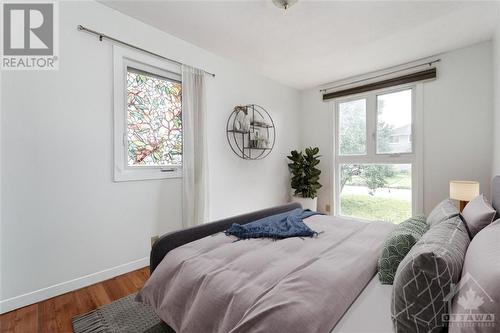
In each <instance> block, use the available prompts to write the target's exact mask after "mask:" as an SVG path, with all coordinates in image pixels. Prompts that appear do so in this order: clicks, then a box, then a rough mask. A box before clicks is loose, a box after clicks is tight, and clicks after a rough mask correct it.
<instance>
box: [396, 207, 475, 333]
mask: <svg viewBox="0 0 500 333" xmlns="http://www.w3.org/2000/svg"><path fill="white" fill-rule="evenodd" d="M469 242H470V240H469V235H468V234H467V230H466V229H465V225H464V224H463V222H462V221H461V220H460V218H459V217H458V216H455V217H452V218H450V219H448V220H446V221H443V222H440V223H438V224H436V225H434V226H433V227H432V228H430V229H429V231H427V232H426V233H425V234H424V235H423V236H422V238H420V240H419V241H418V242H417V243H416V244H415V245H414V246H413V247H412V249H411V250H410V252H409V253H408V254H407V255H406V257H405V258H404V259H403V260H402V261H401V263H400V264H399V266H398V269H397V271H396V276H395V278H394V285H393V289H392V305H391V313H392V322H393V326H394V331H395V332H404V333H411V332H439V331H440V330H442V329H443V327H444V326H445V324H446V323H445V322H444V321H443V315H446V314H447V312H448V303H447V302H446V296H448V295H449V294H450V291H451V289H452V285H453V284H456V283H457V282H458V280H459V279H460V274H461V271H462V265H463V261H464V257H465V253H466V251H467V247H468V245H469Z"/></svg>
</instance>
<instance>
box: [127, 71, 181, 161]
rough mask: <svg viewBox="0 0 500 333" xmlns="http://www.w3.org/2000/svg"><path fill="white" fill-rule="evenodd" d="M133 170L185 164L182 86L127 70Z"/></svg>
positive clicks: (129, 133)
mask: <svg viewBox="0 0 500 333" xmlns="http://www.w3.org/2000/svg"><path fill="white" fill-rule="evenodd" d="M127 143H128V165H129V166H150V167H151V166H152V167H154V166H168V165H181V164H182V104H181V83H179V82H177V81H173V80H169V79H166V78H163V77H160V76H157V75H154V74H149V73H145V72H141V71H138V70H134V69H132V68H128V69H127Z"/></svg>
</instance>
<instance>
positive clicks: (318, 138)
mask: <svg viewBox="0 0 500 333" xmlns="http://www.w3.org/2000/svg"><path fill="white" fill-rule="evenodd" d="M491 53H492V45H491V42H485V43H481V44H477V45H473V46H470V47H467V48H463V49H459V50H456V51H452V52H449V53H446V54H443V55H442V56H441V59H442V62H441V63H440V64H439V67H438V79H437V80H436V81H432V82H428V83H425V84H424V170H423V173H424V211H425V212H427V213H428V212H429V211H430V210H431V209H432V208H433V207H434V205H435V204H436V203H438V202H439V201H440V200H442V199H444V198H446V197H448V191H449V186H448V182H449V180H451V179H475V180H478V181H480V183H481V188H482V191H483V192H484V193H486V194H488V195H489V191H490V189H489V182H490V175H491V149H492V129H491V121H492V108H493V104H492V100H493V93H492V74H491V72H492V54H491ZM302 110H303V113H302V123H303V124H302V126H303V133H304V134H303V145H304V146H319V147H320V150H321V154H322V155H323V161H322V163H321V164H320V166H321V169H322V175H321V182H322V184H323V186H324V187H323V189H322V190H321V191H320V195H319V200H318V201H319V207H320V209H322V210H324V208H325V204H327V203H330V201H331V194H332V177H331V173H332V170H331V168H330V166H331V161H332V149H333V140H332V138H333V134H332V133H333V107H332V104H331V103H323V102H322V101H321V94H320V93H319V91H318V89H312V90H309V91H305V92H303V100H302Z"/></svg>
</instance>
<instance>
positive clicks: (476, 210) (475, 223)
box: [462, 194, 497, 237]
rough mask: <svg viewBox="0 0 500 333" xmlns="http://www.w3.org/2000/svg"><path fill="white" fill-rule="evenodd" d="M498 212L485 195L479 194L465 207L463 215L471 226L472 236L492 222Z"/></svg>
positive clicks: (468, 225)
mask: <svg viewBox="0 0 500 333" xmlns="http://www.w3.org/2000/svg"><path fill="white" fill-rule="evenodd" d="M496 214H497V212H496V210H495V209H493V207H492V206H491V204H490V203H489V201H488V199H486V197H485V196H484V195H482V194H481V195H478V196H477V197H475V198H474V199H472V200H471V201H470V202H469V203H468V204H467V205H466V206H465V208H464V210H463V212H462V217H463V218H464V220H465V223H466V224H467V227H468V228H469V232H470V236H471V237H474V236H475V235H476V234H477V233H478V232H479V231H481V229H483V228H484V227H486V226H487V225H488V224H490V223H491V222H492V221H493V219H494V218H495V216H496Z"/></svg>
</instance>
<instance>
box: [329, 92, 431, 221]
mask: <svg viewBox="0 0 500 333" xmlns="http://www.w3.org/2000/svg"><path fill="white" fill-rule="evenodd" d="M408 89H411V90H412V118H411V119H412V126H411V128H412V133H411V137H412V139H413V140H412V152H411V153H393V154H378V153H377V134H376V130H377V113H378V112H377V96H378V95H384V94H389V93H394V92H399V91H403V90H408ZM363 98H365V99H366V145H367V146H366V154H365V155H340V154H339V152H340V140H339V134H340V128H339V125H340V122H339V104H341V103H345V102H349V101H354V100H359V99H363ZM331 107H332V109H333V110H332V111H333V113H334V116H333V138H332V140H333V141H332V142H333V152H332V157H333V158H332V166H333V167H332V179H333V184H332V192H333V193H332V196H331V201H330V205H331V207H332V208H333V209H332V212H331V214H332V215H334V216H339V217H342V218H345V219H353V220H364V219H362V218H355V217H349V216H343V215H341V214H340V167H341V165H342V164H410V165H411V173H412V214H417V213H422V212H423V141H422V140H423V83H421V82H418V83H410V84H404V85H399V86H394V87H389V88H384V89H379V90H373V91H369V92H364V93H360V94H356V95H351V96H346V97H340V98H338V99H333V100H332V101H331Z"/></svg>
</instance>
